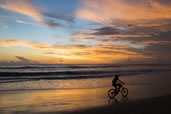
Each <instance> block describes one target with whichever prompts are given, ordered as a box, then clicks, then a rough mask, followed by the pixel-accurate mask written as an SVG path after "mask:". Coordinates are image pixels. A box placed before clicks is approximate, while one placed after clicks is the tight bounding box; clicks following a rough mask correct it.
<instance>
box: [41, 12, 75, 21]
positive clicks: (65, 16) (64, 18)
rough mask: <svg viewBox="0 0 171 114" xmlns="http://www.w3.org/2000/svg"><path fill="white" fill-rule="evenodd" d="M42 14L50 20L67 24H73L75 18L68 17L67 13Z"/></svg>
mask: <svg viewBox="0 0 171 114" xmlns="http://www.w3.org/2000/svg"><path fill="white" fill-rule="evenodd" d="M41 13H42V15H43V16H46V17H48V18H52V19H57V20H63V21H66V22H73V18H72V17H71V16H67V14H66V13H65V15H59V14H55V13H49V12H41Z"/></svg>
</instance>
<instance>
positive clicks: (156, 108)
mask: <svg viewBox="0 0 171 114" xmlns="http://www.w3.org/2000/svg"><path fill="white" fill-rule="evenodd" d="M170 106H171V95H167V96H160V97H155V98H150V99H142V100H136V101H133V102H126V103H119V104H112V105H110V106H103V107H96V108H91V109H86V110H80V111H73V112H69V113H65V114H171V108H170Z"/></svg>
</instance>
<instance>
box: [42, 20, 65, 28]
mask: <svg viewBox="0 0 171 114" xmlns="http://www.w3.org/2000/svg"><path fill="white" fill-rule="evenodd" d="M44 23H45V24H46V25H48V26H50V27H60V26H63V25H62V24H60V23H56V22H54V21H53V20H46V21H45V22H44Z"/></svg>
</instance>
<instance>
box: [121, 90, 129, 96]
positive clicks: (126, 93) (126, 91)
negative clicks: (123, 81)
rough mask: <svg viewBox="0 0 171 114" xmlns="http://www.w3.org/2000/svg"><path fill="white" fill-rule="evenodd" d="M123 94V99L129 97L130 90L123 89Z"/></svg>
mask: <svg viewBox="0 0 171 114" xmlns="http://www.w3.org/2000/svg"><path fill="white" fill-rule="evenodd" d="M121 94H122V96H123V97H127V95H128V89H127V88H122V90H121Z"/></svg>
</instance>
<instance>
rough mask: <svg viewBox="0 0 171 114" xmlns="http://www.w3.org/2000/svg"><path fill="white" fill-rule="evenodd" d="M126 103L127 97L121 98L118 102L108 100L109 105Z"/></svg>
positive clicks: (113, 99)
mask: <svg viewBox="0 0 171 114" xmlns="http://www.w3.org/2000/svg"><path fill="white" fill-rule="evenodd" d="M127 101H128V97H122V98H121V100H118V98H115V97H114V98H109V100H108V103H109V104H119V103H124V102H127Z"/></svg>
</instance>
